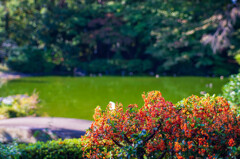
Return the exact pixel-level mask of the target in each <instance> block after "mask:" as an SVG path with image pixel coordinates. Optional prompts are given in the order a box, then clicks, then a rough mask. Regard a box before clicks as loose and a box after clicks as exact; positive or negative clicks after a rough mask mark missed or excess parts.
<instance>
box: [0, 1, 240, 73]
mask: <svg viewBox="0 0 240 159" xmlns="http://www.w3.org/2000/svg"><path fill="white" fill-rule="evenodd" d="M230 3H231V2H230V1H229V0H224V1H217V0H213V1H207V0H203V1H185V0H178V1H174V0H170V1H162V0H154V1H147V0H138V1H134V2H133V1H132V0H112V1H108V0H101V1H97V0H92V1H86V0H81V1H74V0H68V1H64V0H59V1H57V0H51V1H47V2H46V1H44V0H21V1H18V0H9V1H4V3H2V5H1V7H0V11H1V14H0V17H1V18H0V19H1V20H0V35H2V36H1V39H0V43H4V42H5V41H8V40H11V41H12V42H13V43H16V45H17V46H18V48H19V49H20V50H22V51H21V53H19V54H17V55H16V56H14V55H12V54H11V53H9V51H6V48H4V47H3V48H0V50H3V51H1V52H0V56H1V54H2V52H4V53H6V54H7V57H8V58H6V57H5V55H4V56H2V59H1V60H6V61H7V62H8V64H9V66H10V67H11V68H12V69H13V70H16V71H21V72H29V73H32V72H41V73H47V72H54V71H60V72H68V73H72V71H73V70H74V68H81V67H82V64H83V63H91V64H90V67H91V68H90V70H89V71H87V72H89V73H95V72H109V67H110V68H112V69H113V70H112V71H110V72H112V73H113V74H115V73H117V72H119V70H125V71H129V72H134V73H135V74H136V73H138V74H142V73H148V72H149V71H153V72H156V71H157V72H162V73H168V74H181V75H213V74H214V75H229V74H231V73H235V72H236V71H237V68H238V67H239V66H237V65H236V64H234V60H233V56H234V55H235V54H236V51H237V50H238V49H239V47H238V44H239V33H240V32H239V24H238V23H235V24H234V30H235V31H234V32H233V34H231V35H232V38H231V40H230V44H231V47H225V48H224V49H225V50H222V51H221V52H218V53H214V51H213V50H212V49H210V46H209V45H203V44H202V37H203V35H205V34H212V33H213V32H215V31H216V29H217V28H218V25H219V23H220V22H219V20H216V17H217V16H218V15H221V16H222V17H225V12H227V8H228V7H227V6H229V5H230ZM230 8H233V6H231V5H230ZM26 48H27V49H26ZM10 52H11V51H10ZM36 52H38V53H36ZM30 54H33V55H30ZM116 55H120V56H118V58H116ZM119 57H121V58H119ZM0 58H1V57H0ZM36 59H40V62H39V63H38V62H37V61H36ZM153 59H154V60H153ZM98 60H99V61H98ZM103 60H105V62H103ZM115 60H123V61H125V60H126V61H129V63H127V65H128V66H126V62H122V63H118V64H117V65H115V64H114V63H115V62H110V63H109V61H115ZM139 60H148V62H147V63H143V67H142V68H134V67H137V66H139V63H140V61H139ZM106 61H107V62H106ZM102 63H104V64H106V65H107V66H106V67H103V66H100V64H102ZM28 66H32V67H28ZM99 66H100V67H101V68H98V67H99ZM160 66H161V67H160ZM225 66H227V67H225ZM126 67H128V68H126ZM157 67H159V68H157ZM223 67H224V69H222V68H223ZM206 70H208V71H206Z"/></svg>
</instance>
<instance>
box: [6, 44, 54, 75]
mask: <svg viewBox="0 0 240 159" xmlns="http://www.w3.org/2000/svg"><path fill="white" fill-rule="evenodd" d="M44 54H45V52H44V51H43V50H40V49H36V48H29V47H27V48H25V47H24V48H18V49H15V50H14V51H13V53H12V54H11V55H9V57H8V61H7V64H8V67H9V68H10V69H12V70H15V71H19V72H24V73H48V72H52V71H53V69H54V67H55V65H54V63H53V62H49V61H48V59H47V57H45V56H44Z"/></svg>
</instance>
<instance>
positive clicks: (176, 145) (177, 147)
mask: <svg viewBox="0 0 240 159" xmlns="http://www.w3.org/2000/svg"><path fill="white" fill-rule="evenodd" d="M174 149H175V151H176V152H178V151H180V150H181V145H180V144H179V143H178V142H175V146H174Z"/></svg>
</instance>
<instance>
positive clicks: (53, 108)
mask: <svg viewBox="0 0 240 159" xmlns="http://www.w3.org/2000/svg"><path fill="white" fill-rule="evenodd" d="M226 82H227V79H224V80H220V79H219V78H207V77H160V78H155V77H77V78H76V77H58V76H54V77H53V76H50V77H28V78H22V79H17V80H12V81H9V82H7V83H5V84H4V85H3V86H2V87H1V88H0V97H1V96H8V95H15V94H24V93H28V94H31V93H32V92H33V91H36V92H38V93H39V97H40V99H41V106H42V108H41V110H40V111H41V112H47V114H48V115H49V116H53V117H68V118H79V119H89V120H93V119H92V116H93V113H94V109H95V107H96V106H97V105H100V106H101V107H102V108H105V107H106V106H107V104H108V103H109V101H113V102H121V103H122V104H123V105H124V107H126V106H128V105H129V104H135V103H136V104H139V105H143V100H142V97H141V94H142V93H143V92H148V91H151V90H159V91H161V92H162V95H163V97H164V98H165V99H166V100H169V101H171V102H173V103H176V102H177V101H179V100H181V99H183V98H186V97H188V96H190V95H192V94H195V95H200V92H201V91H205V92H208V93H210V94H217V95H218V94H220V93H221V88H222V86H223V85H224V84H225V83H226ZM209 85H212V88H210V87H209Z"/></svg>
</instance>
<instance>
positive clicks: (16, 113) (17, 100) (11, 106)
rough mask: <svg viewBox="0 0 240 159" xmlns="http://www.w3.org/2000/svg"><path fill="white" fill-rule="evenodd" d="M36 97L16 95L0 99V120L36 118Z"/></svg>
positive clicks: (33, 95)
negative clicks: (25, 117)
mask: <svg viewBox="0 0 240 159" xmlns="http://www.w3.org/2000/svg"><path fill="white" fill-rule="evenodd" d="M38 102H39V101H38V95H37V94H35V93H34V94H32V95H31V96H27V95H16V96H8V97H1V98H0V114H1V117H0V119H5V118H15V117H24V116H36V115H37V110H38V105H37V104H38Z"/></svg>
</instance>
